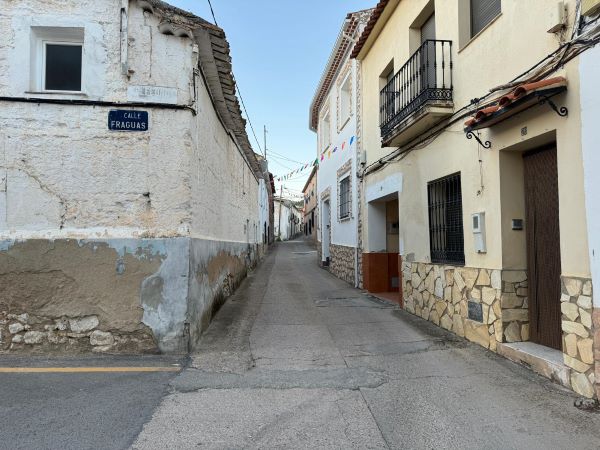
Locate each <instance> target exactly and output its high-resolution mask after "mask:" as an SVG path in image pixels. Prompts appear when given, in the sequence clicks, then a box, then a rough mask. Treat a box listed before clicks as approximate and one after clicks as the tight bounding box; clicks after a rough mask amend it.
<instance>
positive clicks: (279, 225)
mask: <svg viewBox="0 0 600 450" xmlns="http://www.w3.org/2000/svg"><path fill="white" fill-rule="evenodd" d="M274 204H275V238H276V239H278V240H280V241H289V240H291V239H294V238H296V237H298V236H299V235H300V233H302V211H301V209H300V208H298V206H297V205H296V204H295V203H294V202H292V201H291V200H288V199H280V198H275V201H274Z"/></svg>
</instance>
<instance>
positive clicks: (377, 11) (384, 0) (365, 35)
mask: <svg viewBox="0 0 600 450" xmlns="http://www.w3.org/2000/svg"><path fill="white" fill-rule="evenodd" d="M398 1H399V0H380V2H379V3H377V5H376V6H375V8H374V9H373V13H372V14H371V18H370V19H369V22H367V25H366V26H365V28H364V30H363V32H362V34H361V36H360V38H359V39H358V41H357V42H356V45H355V46H354V49H353V50H352V54H351V55H350V58H352V59H355V58H357V57H358V56H359V54H360V52H361V51H362V49H363V47H364V46H365V44H366V43H367V40H368V39H369V36H371V32H372V31H373V29H374V28H375V26H376V25H377V22H379V19H380V18H381V16H382V14H383V12H384V11H385V9H386V8H387V6H388V5H389V4H390V3H398Z"/></svg>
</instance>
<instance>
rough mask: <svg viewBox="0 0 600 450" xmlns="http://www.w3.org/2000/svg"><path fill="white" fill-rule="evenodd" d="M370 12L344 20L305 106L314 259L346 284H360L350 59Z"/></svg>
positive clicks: (353, 66)
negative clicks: (312, 143) (314, 213)
mask: <svg viewBox="0 0 600 450" xmlns="http://www.w3.org/2000/svg"><path fill="white" fill-rule="evenodd" d="M370 15H371V10H367V11H359V12H355V13H350V14H348V15H347V16H346V19H345V20H344V23H343V25H342V28H341V30H340V33H339V36H338V38H337V41H336V43H335V45H334V47H333V50H332V51H331V56H330V58H329V61H328V62H327V66H326V67H325V70H324V72H323V75H322V77H321V80H320V82H319V86H318V87H317V90H316V93H315V96H314V98H313V101H312V104H311V107H310V123H309V127H310V129H311V130H312V131H314V132H316V133H317V147H318V151H317V157H318V158H319V170H318V172H317V188H318V208H319V218H320V223H319V224H318V229H317V239H318V244H317V250H318V253H319V256H320V257H319V259H320V261H321V263H322V264H323V265H325V266H329V270H330V271H331V272H332V273H333V274H335V275H336V276H338V277H339V278H341V279H343V280H345V281H347V282H348V283H351V284H354V285H356V283H357V281H358V279H359V273H358V270H359V269H358V267H359V258H360V252H359V250H358V248H359V241H358V236H359V223H360V221H359V210H358V206H359V202H358V196H359V189H358V183H357V177H356V171H357V167H358V166H357V164H358V161H359V156H360V145H359V131H358V130H359V112H360V102H359V100H360V99H359V96H358V93H359V84H360V79H359V77H360V70H359V66H358V63H357V61H356V60H354V59H350V54H351V52H352V48H353V47H354V42H355V40H356V39H357V37H358V36H360V34H361V32H362V30H363V29H364V26H365V25H366V23H367V21H368V19H369V17H370Z"/></svg>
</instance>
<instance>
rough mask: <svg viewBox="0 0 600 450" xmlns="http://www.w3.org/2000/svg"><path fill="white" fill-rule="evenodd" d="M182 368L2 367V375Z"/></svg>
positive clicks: (164, 370)
mask: <svg viewBox="0 0 600 450" xmlns="http://www.w3.org/2000/svg"><path fill="white" fill-rule="evenodd" d="M180 370H181V367H0V373H102V372H179V371H180Z"/></svg>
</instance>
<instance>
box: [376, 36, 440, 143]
mask: <svg viewBox="0 0 600 450" xmlns="http://www.w3.org/2000/svg"><path fill="white" fill-rule="evenodd" d="M430 101H446V102H447V101H452V41H440V40H427V41H425V42H424V43H423V44H422V45H421V47H419V48H418V49H417V51H416V52H414V53H413V54H412V56H411V57H410V58H409V59H408V61H407V62H406V64H404V66H402V68H401V69H400V70H399V71H398V73H396V74H395V75H394V76H393V78H392V79H391V80H390V81H389V82H388V84H387V85H386V86H385V87H384V88H383V89H382V90H381V94H380V126H381V136H382V137H383V138H384V140H385V138H386V137H389V135H390V134H391V133H392V132H393V131H394V129H395V128H396V127H397V126H398V125H399V124H400V123H401V122H402V121H403V120H404V119H406V118H407V117H408V116H410V115H411V114H412V113H414V112H415V111H418V110H419V109H420V108H421V107H423V106H424V105H425V104H426V103H427V102H430Z"/></svg>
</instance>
